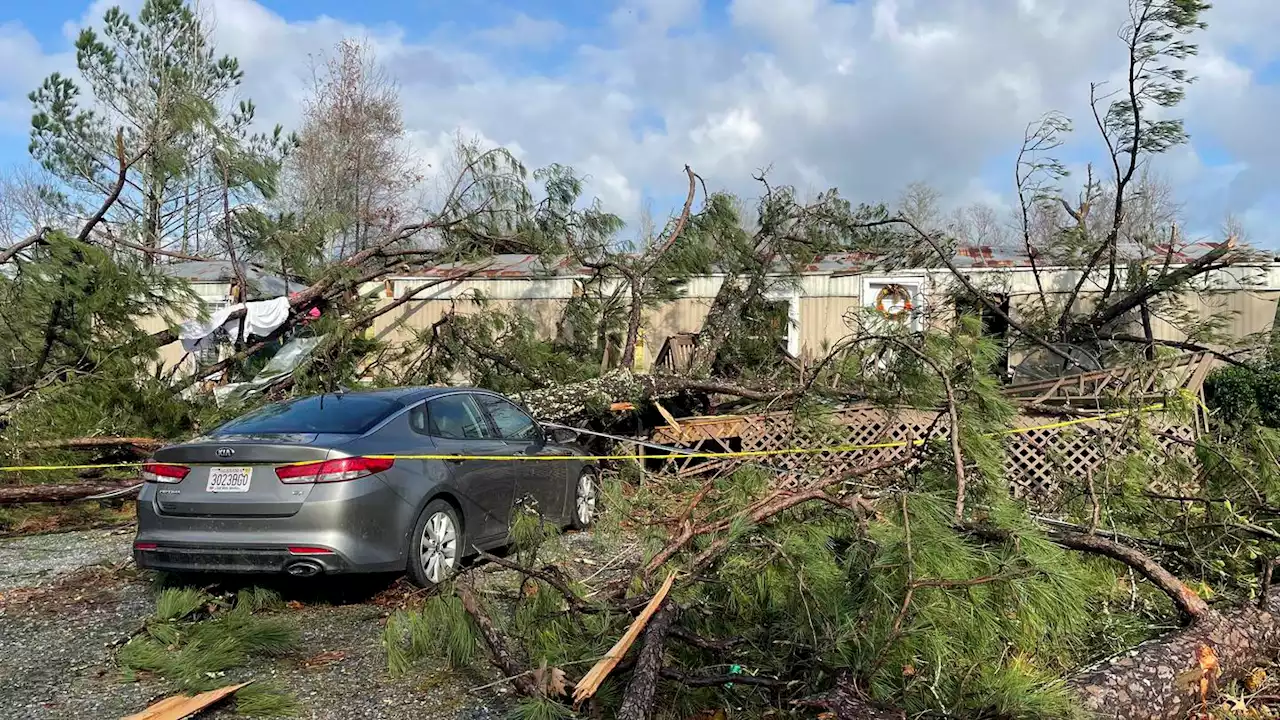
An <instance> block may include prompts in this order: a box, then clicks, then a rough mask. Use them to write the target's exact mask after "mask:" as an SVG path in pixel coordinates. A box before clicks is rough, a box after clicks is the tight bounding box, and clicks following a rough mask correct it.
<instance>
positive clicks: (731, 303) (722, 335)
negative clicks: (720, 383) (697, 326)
mask: <svg viewBox="0 0 1280 720" xmlns="http://www.w3.org/2000/svg"><path fill="white" fill-rule="evenodd" d="M773 260H774V254H773V253H769V255H768V256H767V257H766V258H764V260H763V262H762V263H761V266H762V267H763V268H764V269H763V270H761V271H760V272H758V273H756V274H754V275H752V276H751V279H750V280H749V281H748V282H747V286H746V288H744V289H740V288H738V285H737V282H736V279H735V278H734V277H732V276H730V277H726V278H725V279H724V282H723V283H722V284H721V285H720V290H719V291H717V292H716V298H715V300H713V301H712V303H711V310H710V312H708V313H707V319H706V320H704V321H703V322H702V331H701V332H699V333H698V344H697V346H696V347H695V348H694V349H693V358H692V359H691V360H690V362H689V374H690V375H691V376H693V377H697V378H704V377H708V376H710V375H711V366H712V365H714V364H715V361H716V355H718V354H719V352H720V348H721V346H723V345H724V343H725V340H728V339H729V336H730V335H731V334H733V332H734V330H736V329H738V328H740V327H741V326H742V311H743V309H744V308H746V306H747V304H748V303H750V302H751V299H752V298H755V297H756V296H758V295H760V293H761V292H763V291H764V284H765V281H766V279H767V277H766V273H768V268H769V267H770V266H771V265H772V264H773Z"/></svg>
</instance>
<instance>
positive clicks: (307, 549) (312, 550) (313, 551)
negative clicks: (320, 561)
mask: <svg viewBox="0 0 1280 720" xmlns="http://www.w3.org/2000/svg"><path fill="white" fill-rule="evenodd" d="M285 549H286V550H288V551H289V554H291V555H332V554H333V551H332V550H330V549H329V548H322V547H312V546H311V545H290V546H288V547H287V548H285Z"/></svg>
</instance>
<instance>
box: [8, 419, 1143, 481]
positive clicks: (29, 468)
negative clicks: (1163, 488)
mask: <svg viewBox="0 0 1280 720" xmlns="http://www.w3.org/2000/svg"><path fill="white" fill-rule="evenodd" d="M1163 409H1164V405H1159V404H1157V405H1148V406H1147V407H1144V408H1140V409H1138V410H1136V411H1133V410H1124V411H1121V412H1114V413H1108V414H1106V415H1098V416H1094V417H1080V418H1073V419H1071V420H1063V421H1060V422H1055V423H1049V424H1047V425H1033V426H1030V427H1021V428H1011V429H1009V430H1002V431H1000V432H997V433H989V434H988V435H987V437H1003V436H1006V435H1019V434H1023V433H1029V432H1035V431H1037V430H1057V429H1059V428H1065V427H1071V426H1073V425H1083V424H1086V423H1095V422H1101V421H1105V420H1114V419H1116V418H1120V417H1126V416H1128V415H1133V414H1136V413H1145V412H1154V411H1158V410H1163ZM925 440H926V438H916V439H914V440H895V441H891V442H882V443H872V444H869V445H827V446H823V447H816V448H802V447H793V448H782V449H778V450H734V451H727V452H687V453H685V452H681V453H659V454H644V455H640V454H635V453H631V454H624V455H449V454H441V453H425V454H421V455H418V454H413V455H365V456H364V457H368V458H374V459H378V460H448V461H452V462H462V461H466V460H488V461H512V462H530V461H557V462H564V461H566V460H578V461H583V462H600V461H607V460H677V459H705V460H714V459H718V458H761V457H776V456H779V455H820V454H822V453H841V452H857V451H860V450H884V449H888V448H895V447H906V446H907V445H923V444H924V442H925ZM311 462H319V461H305V462H298V463H287V464H286V465H306V464H308V463H311ZM143 464H144V463H140V462H124V463H99V464H94V465H15V466H9V467H0V472H36V471H41V470H96V469H105V468H126V467H140V466H142V465H143Z"/></svg>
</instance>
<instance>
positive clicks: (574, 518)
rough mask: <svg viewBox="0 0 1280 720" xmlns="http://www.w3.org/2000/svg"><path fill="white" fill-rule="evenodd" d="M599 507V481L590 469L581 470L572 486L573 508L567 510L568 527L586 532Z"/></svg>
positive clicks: (593, 520)
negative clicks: (568, 514) (568, 515)
mask: <svg viewBox="0 0 1280 720" xmlns="http://www.w3.org/2000/svg"><path fill="white" fill-rule="evenodd" d="M599 507H600V480H599V478H598V477H597V476H596V473H595V471H594V470H592V469H591V468H583V470H582V473H581V474H579V475H578V481H577V482H575V483H574V485H573V506H572V507H571V508H570V509H569V512H570V523H569V524H570V526H571V527H573V529H574V530H586V529H587V528H589V527H591V524H592V523H594V522H595V521H596V512H597V511H598V510H599Z"/></svg>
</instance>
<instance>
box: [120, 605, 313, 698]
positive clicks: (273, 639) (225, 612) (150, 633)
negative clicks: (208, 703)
mask: <svg viewBox="0 0 1280 720" xmlns="http://www.w3.org/2000/svg"><path fill="white" fill-rule="evenodd" d="M279 606H280V598H279V596H278V595H276V594H275V593H273V592H271V591H268V590H263V589H260V588H250V589H245V590H241V591H240V592H239V593H238V594H237V595H236V596H235V598H234V599H231V600H224V599H220V598H216V597H214V596H211V595H209V594H208V593H206V592H204V591H203V590H200V589H197V588H169V589H166V590H164V591H163V592H162V593H161V594H160V597H159V598H158V599H157V601H156V613H155V616H154V619H153V620H151V621H149V622H148V623H147V626H146V628H145V629H144V630H143V632H142V633H141V634H140V635H138V636H136V637H134V638H133V639H132V640H130V641H129V642H128V643H126V644H125V645H124V646H123V647H121V648H120V651H119V653H118V656H117V661H118V662H119V663H120V666H121V668H122V669H123V670H124V673H125V677H126V678H128V679H130V680H136V679H137V678H138V677H139V676H140V675H141V674H142V673H151V674H155V675H159V676H160V677H162V678H163V679H164V680H165V681H166V682H167V683H169V684H170V685H171V686H172V687H173V689H174V690H179V691H183V692H202V691H205V690H210V689H213V688H215V687H217V686H219V685H222V684H225V681H224V680H223V676H224V675H225V674H226V673H228V672H231V671H234V670H235V669H236V668H239V667H242V666H244V665H245V664H246V663H247V662H249V661H250V660H251V659H252V658H254V657H263V656H267V657H270V656H278V655H282V654H285V653H288V652H290V651H292V650H294V649H295V648H296V647H297V642H298V634H297V630H296V629H295V628H294V627H293V625H292V623H290V622H288V621H286V620H285V619H283V618H281V617H278V616H273V615H270V614H267V612H268V611H270V610H273V609H278V608H279ZM236 707H237V709H238V710H239V711H241V712H244V713H247V714H252V715H255V716H261V717H278V716H287V715H290V714H292V713H293V711H294V710H295V709H296V704H295V701H294V700H293V698H292V697H291V696H290V695H288V694H287V693H284V692H282V691H280V690H278V689H274V688H271V687H269V686H263V685H261V684H259V683H254V684H253V685H250V686H249V687H247V688H245V689H244V690H242V691H241V692H239V693H237V695H236Z"/></svg>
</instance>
